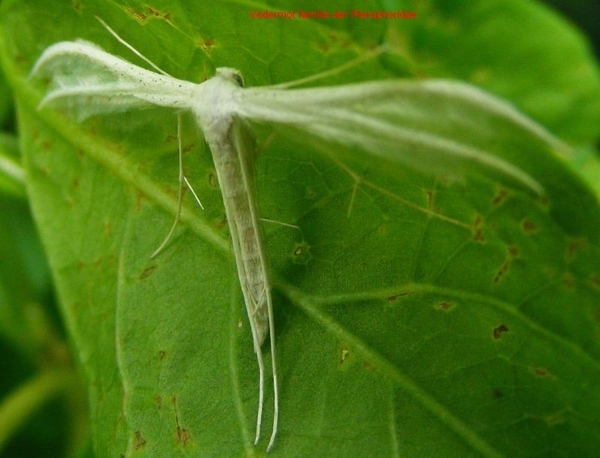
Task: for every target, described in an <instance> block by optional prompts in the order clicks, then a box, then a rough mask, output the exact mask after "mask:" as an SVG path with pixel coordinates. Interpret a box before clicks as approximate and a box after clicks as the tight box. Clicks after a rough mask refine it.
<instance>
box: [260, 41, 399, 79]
mask: <svg viewBox="0 0 600 458" xmlns="http://www.w3.org/2000/svg"><path fill="white" fill-rule="evenodd" d="M388 49H389V45H388V44H387V43H385V44H382V45H379V46H377V47H376V48H375V49H371V50H369V51H367V52H366V53H364V54H363V55H362V56H359V57H357V58H356V59H352V60H350V61H348V62H346V63H344V64H342V65H340V66H339V67H335V68H331V69H329V70H325V71H324V72H320V73H316V74H314V75H311V76H307V77H306V78H300V79H297V80H294V81H288V82H287V83H280V84H274V85H272V86H269V89H287V88H290V87H293V86H300V85H302V84H307V83H312V82H313V81H317V80H320V79H323V78H327V77H329V76H334V75H337V74H340V73H343V72H345V71H346V70H348V69H350V68H352V67H356V66H357V65H359V64H361V63H363V62H365V61H367V60H370V59H374V58H376V57H377V56H379V55H381V54H383V53H384V52H386V51H387V50H388Z"/></svg>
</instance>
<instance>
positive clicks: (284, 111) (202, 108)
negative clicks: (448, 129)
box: [32, 26, 543, 450]
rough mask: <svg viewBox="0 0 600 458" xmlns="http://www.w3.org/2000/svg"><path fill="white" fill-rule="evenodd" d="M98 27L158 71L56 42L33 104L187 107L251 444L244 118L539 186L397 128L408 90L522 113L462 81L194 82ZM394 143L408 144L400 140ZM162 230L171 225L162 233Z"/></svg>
mask: <svg viewBox="0 0 600 458" xmlns="http://www.w3.org/2000/svg"><path fill="white" fill-rule="evenodd" d="M107 28H108V29H109V31H111V33H113V35H115V37H117V39H118V40H119V41H121V42H122V43H124V44H125V45H126V46H127V47H128V48H129V49H131V50H132V51H133V52H134V53H135V54H136V55H138V56H139V57H141V58H143V59H144V60H145V61H146V62H148V63H149V64H150V65H151V66H152V67H153V68H154V69H155V70H157V71H158V72H159V73H157V72H154V71H150V70H147V69H144V68H141V67H139V66H136V65H133V64H131V63H129V62H127V61H125V60H123V59H121V58H119V57H116V56H113V55H111V54H109V53H107V52H105V51H103V50H102V49H100V48H99V47H98V46H96V45H94V44H92V43H89V42H86V41H83V40H77V41H66V42H60V43H56V44H54V45H52V46H50V47H49V48H47V49H46V50H45V51H44V53H43V54H42V55H41V56H40V58H39V59H38V61H37V62H36V64H35V66H34V68H33V70H32V75H34V76H39V75H47V76H49V77H50V78H51V80H52V86H51V88H50V90H49V92H48V93H47V95H46V96H45V97H44V99H43V100H42V102H41V104H40V106H44V105H55V106H68V107H69V108H72V109H74V110H75V111H76V112H77V114H78V115H79V117H80V118H82V119H83V118H86V117H89V116H92V115H97V114H109V113H114V112H123V111H130V110H134V109H140V108H145V107H148V106H152V105H158V106H164V107H171V108H175V109H178V110H188V111H191V112H192V114H193V115H194V116H195V119H196V121H197V123H198V125H199V127H200V129H201V130H202V132H203V135H204V138H205V140H206V142H207V143H208V146H209V148H210V150H211V152H212V156H213V160H214V165H215V169H216V172H217V177H218V180H219V184H220V188H221V191H222V195H223V202H224V205H225V211H226V216H227V221H228V224H229V229H230V234H231V241H232V245H233V251H234V254H235V260H236V265H237V271H238V277H239V281H240V285H241V289H242V293H243V297H244V302H245V305H246V310H247V313H248V318H249V321H250V327H251V329H252V337H253V342H254V351H255V353H256V357H257V361H258V366H259V405H258V414H257V422H256V437H255V444H256V443H258V440H259V437H260V430H261V419H262V411H263V400H264V378H265V377H264V374H265V368H264V362H263V357H262V352H261V346H262V344H263V342H264V340H265V339H266V336H267V334H268V335H269V338H270V345H271V364H272V374H273V390H274V391H273V396H274V403H273V404H274V414H273V425H272V433H271V437H270V440H269V445H268V447H267V450H270V449H271V448H272V447H273V444H274V441H275V438H276V435H277V426H278V417H279V396H278V382H277V366H276V358H275V333H274V325H273V304H272V299H271V291H270V283H269V272H268V268H267V259H266V252H265V249H264V242H263V237H262V232H261V227H260V216H259V210H258V208H257V204H256V202H255V194H254V176H253V168H254V164H253V161H254V154H253V151H252V150H251V149H252V146H251V143H252V142H249V141H248V139H249V135H251V132H250V130H249V128H248V123H251V122H266V123H273V124H279V125H286V126H289V127H292V128H295V129H298V130H300V131H302V132H304V133H306V134H308V135H310V136H311V138H314V139H321V140H323V141H326V142H330V143H334V144H338V145H339V147H340V148H341V149H342V150H343V148H344V147H360V148H361V150H364V151H365V152H367V153H369V154H373V155H376V156H380V157H383V158H386V159H389V160H393V161H399V162H403V163H408V164H409V165H412V166H415V167H417V168H421V169H426V170H427V171H430V172H437V171H447V169H448V168H451V169H452V170H454V171H455V172H456V170H459V169H460V168H461V167H462V168H472V167H473V166H475V167H479V168H481V169H483V170H487V171H490V172H492V173H495V174H496V175H499V176H501V177H502V178H503V179H504V180H507V181H509V182H511V183H513V184H516V185H519V186H521V187H524V188H527V189H529V190H530V191H533V192H534V193H535V194H541V193H542V191H543V190H542V187H541V186H540V185H539V183H538V182H537V181H536V180H535V179H534V178H532V177H531V176H530V175H528V174H527V173H526V172H525V171H523V170H522V169H520V168H519V167H517V166H515V165H513V164H512V163H510V162H508V161H506V160H504V159H502V158H501V157H499V156H496V155H494V154H490V153H487V152H486V151H483V150H481V149H478V148H476V147H473V146H470V145H468V144H463V143H457V142H453V141H451V140H449V139H447V138H444V137H440V136H435V135H427V134H426V133H424V132H419V131H416V130H415V129H409V128H406V127H403V126H402V125H401V124H400V123H399V122H398V121H397V120H395V118H397V115H398V114H400V113H401V112H402V110H403V103H402V101H403V99H404V98H405V97H408V96H411V95H414V94H425V95H429V96H433V97H435V96H441V95H444V94H448V92H451V93H453V94H457V96H458V97H463V98H464V99H468V100H471V101H477V102H483V103H485V104H486V105H487V107H488V109H490V110H492V111H495V112H496V113H498V114H499V115H501V116H505V117H509V118H511V119H512V120H513V121H516V122H518V123H521V124H525V123H526V121H527V120H525V118H523V117H521V116H520V115H519V114H518V113H517V112H516V111H514V110H512V109H511V108H510V107H509V106H507V105H506V104H504V103H503V102H501V101H498V100H496V99H494V98H492V97H489V96H487V95H485V94H483V93H482V92H480V91H478V90H476V89H473V88H471V87H469V86H467V85H462V84H459V83H451V82H447V81H426V82H415V81H400V80H391V81H375V82H365V83H358V84H351V85H344V86H336V87H320V88H303V89H290V87H291V86H292V85H293V84H298V83H304V82H306V80H304V81H299V82H296V83H289V84H284V85H277V86H268V87H257V88H244V86H243V80H242V77H241V74H240V72H238V71H237V70H234V69H231V68H223V67H221V68H217V71H216V74H215V76H213V77H212V78H210V79H208V80H207V81H204V82H202V83H199V84H197V83H192V82H189V81H184V80H180V79H177V78H174V77H172V76H170V75H168V74H166V73H165V72H163V71H162V70H160V69H159V68H158V67H156V66H155V65H154V64H152V63H151V62H150V61H148V60H147V59H145V58H144V57H143V56H142V55H141V54H140V53H138V52H137V51H136V50H135V49H134V48H133V47H131V46H130V45H128V44H127V43H125V42H124V41H123V40H122V39H121V38H120V37H118V36H117V35H116V33H115V32H113V31H112V30H111V29H110V28H109V27H108V26H107ZM527 124H528V123H527ZM528 125H529V124H528ZM400 145H408V147H407V148H404V149H402V148H399V146H400ZM407 151H408V153H407ZM410 152H412V153H410ZM180 155H181V146H180ZM184 182H185V183H186V184H187V185H188V186H189V183H187V180H186V179H185V177H184V176H183V175H182V172H181V164H180V189H181V185H182V183H184ZM176 221H177V220H176ZM171 233H172V230H171V232H170V233H169V235H170V234H171ZM168 238H169V236H167V240H168ZM165 242H166V240H165ZM163 245H164V243H163ZM163 245H161V247H159V250H160V249H161V248H162V246H163ZM159 250H157V251H159Z"/></svg>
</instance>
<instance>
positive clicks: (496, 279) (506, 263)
mask: <svg viewBox="0 0 600 458" xmlns="http://www.w3.org/2000/svg"><path fill="white" fill-rule="evenodd" d="M509 266H510V262H509V261H504V262H503V263H502V265H501V266H500V268H499V269H498V272H496V276H495V277H494V283H498V282H499V281H500V280H501V279H502V277H504V275H505V274H506V272H507V270H508V267H509Z"/></svg>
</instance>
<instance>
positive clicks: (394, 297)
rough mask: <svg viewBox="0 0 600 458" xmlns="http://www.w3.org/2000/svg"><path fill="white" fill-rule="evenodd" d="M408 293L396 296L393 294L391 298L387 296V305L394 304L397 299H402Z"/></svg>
mask: <svg viewBox="0 0 600 458" xmlns="http://www.w3.org/2000/svg"><path fill="white" fill-rule="evenodd" d="M409 294H410V293H408V292H404V293H398V294H394V295H392V296H388V297H386V298H385V300H386V301H388V303H390V304H393V303H394V302H396V300H397V299H398V298H399V297H404V296H408V295H409Z"/></svg>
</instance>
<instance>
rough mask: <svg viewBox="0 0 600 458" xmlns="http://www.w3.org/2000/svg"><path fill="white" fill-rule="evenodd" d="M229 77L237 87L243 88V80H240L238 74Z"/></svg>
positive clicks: (240, 77)
mask: <svg viewBox="0 0 600 458" xmlns="http://www.w3.org/2000/svg"><path fill="white" fill-rule="evenodd" d="M231 76H232V77H233V79H234V80H235V82H236V83H237V84H238V86H239V87H244V78H242V75H240V74H239V73H233V74H232V75H231Z"/></svg>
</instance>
